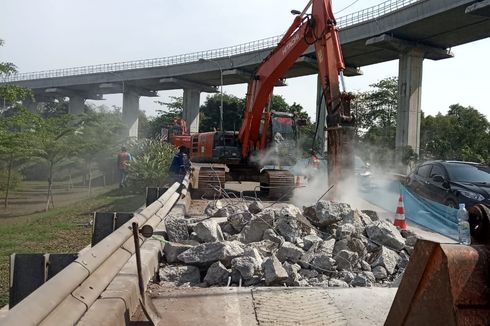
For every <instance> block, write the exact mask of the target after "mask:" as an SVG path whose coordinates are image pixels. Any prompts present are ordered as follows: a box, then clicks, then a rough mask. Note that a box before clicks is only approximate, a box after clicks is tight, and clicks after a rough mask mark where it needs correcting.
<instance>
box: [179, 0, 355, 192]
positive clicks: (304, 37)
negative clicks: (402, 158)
mask: <svg viewBox="0 0 490 326" xmlns="http://www.w3.org/2000/svg"><path fill="white" fill-rule="evenodd" d="M310 8H311V12H310V13H308V12H309V10H310ZM292 13H293V14H295V15H296V16H295V19H294V21H293V23H292V24H291V26H290V27H289V29H288V30H287V32H286V33H285V34H284V36H283V37H282V39H281V40H280V42H279V43H278V45H277V47H276V48H275V49H274V50H272V52H271V53H270V54H269V55H268V56H267V57H266V58H265V59H264V60H263V62H262V63H261V64H260V65H259V66H258V68H257V70H256V71H255V73H254V74H253V76H252V78H251V80H250V82H249V83H248V90H247V97H246V106H245V112H244V115H243V121H242V124H241V127H240V130H239V132H238V133H237V132H235V131H213V132H204V133H196V134H192V135H174V136H172V137H171V142H172V143H173V144H175V145H177V146H184V147H186V148H187V149H188V151H189V157H190V160H191V162H192V169H193V176H194V177H193V180H192V184H193V187H194V188H196V186H197V188H198V189H199V190H201V191H204V192H213V190H216V189H218V188H219V187H220V186H222V185H223V184H224V182H225V181H226V180H240V181H258V182H260V184H261V190H262V191H264V192H265V193H267V194H268V195H269V196H270V197H272V198H279V197H287V194H288V193H291V190H292V188H294V176H293V174H292V173H291V172H290V171H289V170H287V169H285V168H284V167H285V166H292V165H294V164H295V163H296V162H295V158H296V157H297V156H298V155H297V138H298V130H297V125H298V123H297V121H296V119H295V117H294V115H292V114H290V113H285V112H275V111H273V112H270V111H269V110H267V106H268V102H269V99H270V98H271V94H272V91H273V88H274V86H275V85H276V83H277V82H278V80H280V79H281V78H282V77H283V76H284V74H285V73H286V72H287V71H288V69H289V68H290V67H291V66H292V65H293V64H294V63H295V61H296V60H297V59H298V58H299V57H300V56H301V55H302V54H303V52H304V51H305V50H306V49H307V48H308V47H309V46H311V45H313V46H314V47H315V52H316V57H317V65H318V73H319V77H320V81H321V87H322V100H324V101H325V104H326V107H327V115H326V116H327V133H328V137H327V139H328V150H327V153H328V172H329V173H328V176H329V184H331V185H332V184H336V183H338V182H339V181H340V179H341V177H342V176H341V167H343V168H344V167H348V166H349V165H350V161H351V157H352V155H351V153H350V150H349V148H350V146H349V144H350V143H351V140H350V139H348V138H350V137H349V132H348V131H346V130H347V129H349V128H344V127H347V126H348V125H351V124H352V123H353V118H352V117H351V116H350V106H349V100H350V97H349V95H347V94H345V93H341V92H340V89H339V74H341V73H342V71H343V70H344V68H345V65H344V61H343V57H342V52H341V48H340V44H339V36H338V30H337V28H336V22H335V18H334V16H333V13H332V5H331V1H330V0H310V1H309V3H308V5H307V6H306V8H305V9H304V10H303V11H302V12H299V11H292ZM319 124H320V126H322V127H324V126H325V121H323V122H322V121H320V122H319ZM323 129H324V128H321V130H320V131H321V132H324V131H325V130H323Z"/></svg>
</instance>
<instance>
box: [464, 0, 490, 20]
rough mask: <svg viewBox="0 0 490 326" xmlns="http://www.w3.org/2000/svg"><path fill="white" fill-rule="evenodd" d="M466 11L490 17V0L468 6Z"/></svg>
mask: <svg viewBox="0 0 490 326" xmlns="http://www.w3.org/2000/svg"><path fill="white" fill-rule="evenodd" d="M464 13H465V14H469V15H476V16H483V17H490V0H482V1H480V2H477V3H475V4H473V5H471V6H468V7H467V8H466V10H465V12H464Z"/></svg>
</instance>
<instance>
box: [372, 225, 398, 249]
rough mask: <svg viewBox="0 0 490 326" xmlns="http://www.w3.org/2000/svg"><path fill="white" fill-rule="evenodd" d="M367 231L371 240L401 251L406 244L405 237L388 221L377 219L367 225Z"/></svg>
mask: <svg viewBox="0 0 490 326" xmlns="http://www.w3.org/2000/svg"><path fill="white" fill-rule="evenodd" d="M366 233H367V236H368V238H369V239H370V240H372V241H374V242H376V243H378V244H380V245H383V246H386V247H389V248H391V249H393V250H396V251H400V250H402V249H403V247H404V246H405V239H404V238H403V237H402V235H401V234H400V232H399V231H398V229H397V228H396V227H395V226H394V225H393V224H391V223H390V222H388V221H377V222H374V223H373V224H371V225H368V226H366Z"/></svg>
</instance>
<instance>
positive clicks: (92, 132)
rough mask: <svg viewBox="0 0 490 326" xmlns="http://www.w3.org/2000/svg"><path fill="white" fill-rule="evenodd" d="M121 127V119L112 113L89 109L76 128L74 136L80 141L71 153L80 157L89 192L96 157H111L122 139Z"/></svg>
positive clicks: (122, 127)
mask: <svg viewBox="0 0 490 326" xmlns="http://www.w3.org/2000/svg"><path fill="white" fill-rule="evenodd" d="M117 117H118V116H117V115H116V118H117ZM123 129H124V126H123V123H122V121H121V120H120V119H115V115H114V113H110V112H95V111H89V112H87V113H86V114H85V116H84V117H83V123H81V124H80V126H79V128H78V129H77V130H76V137H77V139H79V140H80V142H79V145H78V146H77V148H76V149H75V150H74V152H73V153H74V154H75V153H76V154H77V157H79V158H81V159H82V161H83V163H84V165H85V169H86V171H87V172H88V193H89V194H90V193H91V190H92V174H93V170H94V165H96V161H97V158H99V156H100V155H102V156H103V157H104V156H108V155H109V156H111V157H113V153H114V152H115V147H116V144H118V143H120V141H121V139H122V136H121V131H122V130H123Z"/></svg>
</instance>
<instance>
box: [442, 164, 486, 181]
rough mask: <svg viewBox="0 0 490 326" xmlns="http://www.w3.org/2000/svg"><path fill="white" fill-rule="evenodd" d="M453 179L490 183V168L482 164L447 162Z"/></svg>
mask: <svg viewBox="0 0 490 326" xmlns="http://www.w3.org/2000/svg"><path fill="white" fill-rule="evenodd" d="M446 168H447V171H448V173H449V177H450V178H451V181H459V182H471V183H490V168H488V167H486V166H480V165H469V164H457V163H456V164H447V165H446Z"/></svg>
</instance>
